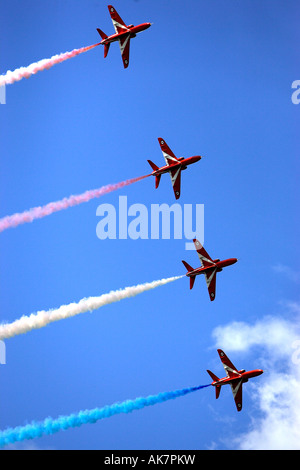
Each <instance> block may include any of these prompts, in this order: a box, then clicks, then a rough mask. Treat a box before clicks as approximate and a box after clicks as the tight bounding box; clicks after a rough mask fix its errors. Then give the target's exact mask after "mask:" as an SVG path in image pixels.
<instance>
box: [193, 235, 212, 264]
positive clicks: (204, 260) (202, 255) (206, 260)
mask: <svg viewBox="0 0 300 470" xmlns="http://www.w3.org/2000/svg"><path fill="white" fill-rule="evenodd" d="M193 242H194V245H195V248H196V251H197V253H198V256H199V259H200V262H201V265H202V266H203V267H204V268H206V267H209V266H214V265H215V263H214V262H213V260H212V259H211V257H210V256H209V254H208V253H207V251H205V249H204V247H203V246H202V245H201V243H200V242H199V241H198V240H197V239H196V238H194V240H193Z"/></svg>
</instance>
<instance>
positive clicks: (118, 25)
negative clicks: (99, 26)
mask: <svg viewBox="0 0 300 470" xmlns="http://www.w3.org/2000/svg"><path fill="white" fill-rule="evenodd" d="M108 11H109V14H110V17H111V20H112V22H113V25H114V28H115V31H116V33H117V34H119V33H125V32H126V31H129V29H128V28H127V26H126V24H125V23H124V21H123V20H122V18H121V17H120V16H119V15H118V13H117V12H116V10H115V8H114V7H113V6H112V5H108Z"/></svg>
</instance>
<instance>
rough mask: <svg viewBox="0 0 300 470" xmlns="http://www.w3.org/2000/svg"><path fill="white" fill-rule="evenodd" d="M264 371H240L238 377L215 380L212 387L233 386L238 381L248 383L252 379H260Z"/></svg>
mask: <svg viewBox="0 0 300 470" xmlns="http://www.w3.org/2000/svg"><path fill="white" fill-rule="evenodd" d="M263 372H264V371H263V370H262V369H254V370H249V371H244V372H242V371H238V373H237V374H236V377H224V378H223V379H219V380H215V381H214V382H212V384H211V385H213V386H215V387H218V386H220V385H225V384H231V383H234V382H236V381H237V380H241V379H242V381H243V382H248V380H249V379H252V378H253V377H258V376H259V375H261V374H263Z"/></svg>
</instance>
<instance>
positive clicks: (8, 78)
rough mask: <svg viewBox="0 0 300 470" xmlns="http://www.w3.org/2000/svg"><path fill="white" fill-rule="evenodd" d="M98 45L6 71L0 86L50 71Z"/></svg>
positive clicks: (0, 79) (1, 78) (1, 77)
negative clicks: (54, 66)
mask: <svg viewBox="0 0 300 470" xmlns="http://www.w3.org/2000/svg"><path fill="white" fill-rule="evenodd" d="M99 44H100V43H98V44H93V45H92V46H87V47H82V48H80V49H74V50H73V51H71V52H65V53H63V54H57V55H54V56H52V57H51V58H50V59H42V60H39V61H38V62H35V63H33V64H31V65H28V67H20V68H19V69H16V70H14V71H13V72H12V71H11V70H8V71H7V72H6V74H5V75H0V86H3V85H8V84H11V83H14V82H17V81H19V80H22V78H29V77H30V76H31V75H34V74H35V73H37V72H41V71H42V70H45V69H50V68H51V67H53V65H56V64H60V62H63V61H65V60H67V59H72V57H76V56H77V55H79V54H82V53H83V52H87V51H89V50H91V49H94V47H97V46H99Z"/></svg>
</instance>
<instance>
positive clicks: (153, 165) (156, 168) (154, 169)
mask: <svg viewBox="0 0 300 470" xmlns="http://www.w3.org/2000/svg"><path fill="white" fill-rule="evenodd" d="M147 161H148V163H149V165H150V166H151V168H152V170H153V171H156V170H158V166H156V165H155V163H153V162H151V160H147Z"/></svg>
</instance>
